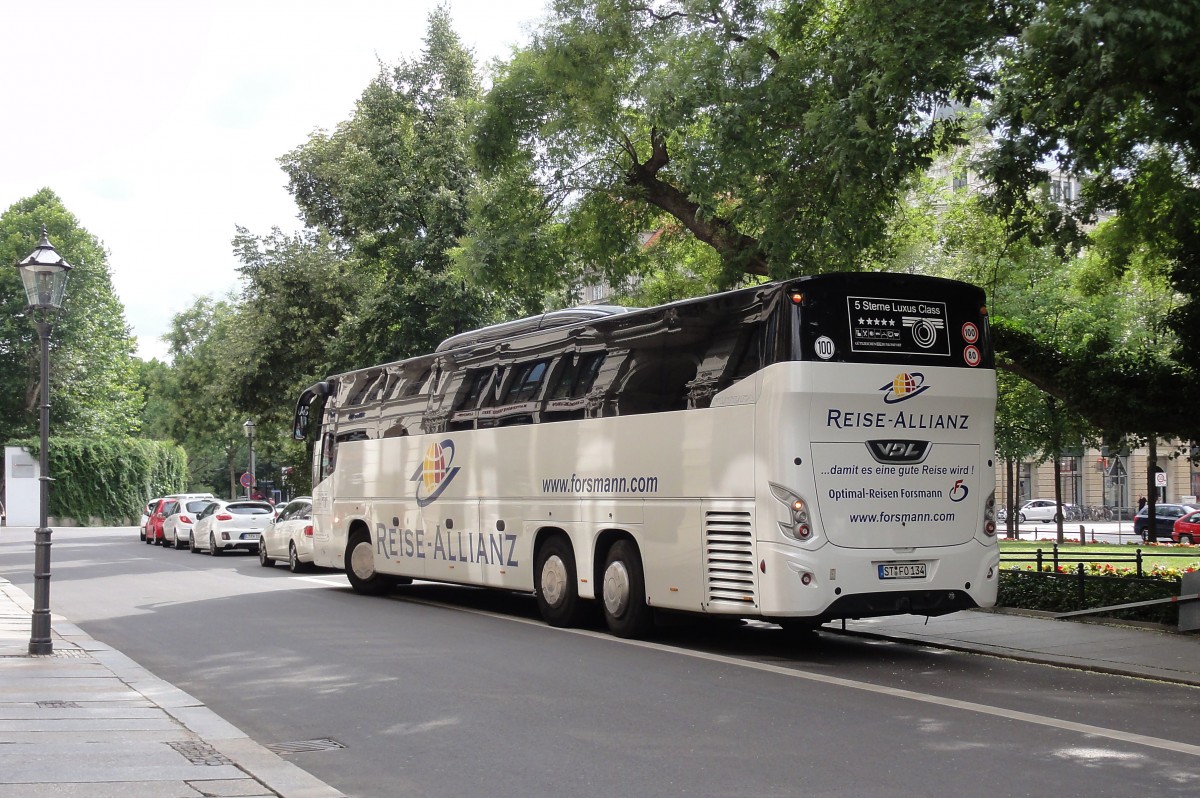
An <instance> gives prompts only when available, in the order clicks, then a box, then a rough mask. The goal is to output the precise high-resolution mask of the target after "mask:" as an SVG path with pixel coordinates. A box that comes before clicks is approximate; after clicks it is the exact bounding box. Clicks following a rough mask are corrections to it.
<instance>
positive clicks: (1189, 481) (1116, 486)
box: [996, 441, 1200, 518]
mask: <svg viewBox="0 0 1200 798" xmlns="http://www.w3.org/2000/svg"><path fill="white" fill-rule="evenodd" d="M1188 452H1189V448H1188V446H1186V445H1183V444H1180V443H1179V442H1178V441H1159V443H1158V468H1159V469H1160V470H1161V475H1160V476H1159V477H1158V479H1157V481H1158V482H1160V483H1161V482H1165V484H1164V485H1162V486H1161V487H1159V488H1158V501H1160V502H1172V503H1176V502H1194V501H1195V500H1196V497H1197V496H1200V467H1197V466H1195V465H1193V464H1192V462H1191V460H1190V459H1189V458H1188V456H1187V455H1188ZM1059 462H1060V464H1061V479H1062V501H1063V502H1064V503H1066V504H1074V505H1077V506H1079V507H1083V508H1101V509H1109V510H1116V509H1120V508H1124V509H1125V510H1127V511H1128V510H1129V509H1130V508H1132V510H1134V511H1136V510H1137V506H1138V500H1139V499H1140V498H1142V497H1147V498H1148V497H1149V473H1148V469H1149V467H1150V449H1149V447H1142V448H1140V449H1136V450H1133V451H1125V452H1122V453H1120V454H1114V453H1110V452H1102V451H1100V450H1098V449H1087V450H1084V451H1083V452H1082V453H1080V452H1076V453H1074V454H1071V455H1064V456H1063V457H1062V458H1061V460H1060V461H1059ZM1013 489H1014V490H1013V493H1014V495H1015V496H1016V504H1017V506H1018V507H1019V506H1020V505H1021V504H1022V503H1024V502H1026V501H1028V500H1030V499H1053V498H1054V461H1053V460H1048V461H1047V462H1045V463H1041V464H1040V465H1039V464H1034V463H1032V462H1028V461H1026V462H1022V463H1017V464H1016V468H1015V474H1014V476H1013ZM1007 499H1008V467H1007V464H1006V463H1005V462H1004V461H1002V460H999V459H997V462H996V502H997V504H999V505H1001V506H1004V504H1005V503H1006V502H1007ZM1123 517H1125V518H1129V514H1127V513H1124V514H1123Z"/></svg>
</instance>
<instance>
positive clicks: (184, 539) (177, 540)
mask: <svg viewBox="0 0 1200 798" xmlns="http://www.w3.org/2000/svg"><path fill="white" fill-rule="evenodd" d="M215 501H216V499H214V498H213V497H212V495H211V494H209V495H208V496H198V497H195V498H184V499H179V500H178V501H177V502H175V503H174V504H172V505H168V507H167V512H169V513H170V514H169V515H168V516H167V517H166V518H164V519H163V537H162V544H163V546H170V547H171V548H173V549H182V548H183V547H184V546H187V545H188V543H189V541H190V540H191V538H192V528H193V527H194V526H195V524H196V519H197V518H199V517H200V513H201V512H203V511H204V509H205V508H206V507H208V505H210V504H212V503H213V502H215Z"/></svg>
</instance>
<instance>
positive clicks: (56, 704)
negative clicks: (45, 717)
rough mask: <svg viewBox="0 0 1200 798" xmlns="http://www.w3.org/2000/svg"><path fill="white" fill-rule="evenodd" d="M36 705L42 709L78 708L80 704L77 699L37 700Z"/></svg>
mask: <svg viewBox="0 0 1200 798" xmlns="http://www.w3.org/2000/svg"><path fill="white" fill-rule="evenodd" d="M37 705H38V706H39V707H41V708H42V709H79V708H80V707H81V706H82V704H80V703H79V702H78V701H39V702H37Z"/></svg>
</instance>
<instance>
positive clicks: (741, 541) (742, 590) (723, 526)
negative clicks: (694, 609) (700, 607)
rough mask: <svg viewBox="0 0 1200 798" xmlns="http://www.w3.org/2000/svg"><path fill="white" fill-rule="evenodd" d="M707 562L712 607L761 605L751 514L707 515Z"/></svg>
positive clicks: (728, 511) (712, 512) (705, 534)
mask: <svg viewBox="0 0 1200 798" xmlns="http://www.w3.org/2000/svg"><path fill="white" fill-rule="evenodd" d="M704 559H705V566H706V568H707V570H708V585H707V589H708V602H709V603H710V604H720V605H725V606H728V605H731V604H733V605H737V606H739V607H754V606H757V601H756V600H755V595H754V525H753V523H752V522H751V518H750V513H749V512H742V511H734V510H724V511H710V512H706V513H705V514H704Z"/></svg>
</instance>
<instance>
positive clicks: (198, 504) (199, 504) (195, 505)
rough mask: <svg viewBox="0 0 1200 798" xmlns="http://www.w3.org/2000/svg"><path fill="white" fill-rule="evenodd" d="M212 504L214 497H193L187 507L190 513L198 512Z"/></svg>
mask: <svg viewBox="0 0 1200 798" xmlns="http://www.w3.org/2000/svg"><path fill="white" fill-rule="evenodd" d="M210 504H212V499H192V500H191V501H190V502H188V503H187V509H188V512H189V513H198V512H200V511H201V510H203V509H204V508H205V507H207V506H208V505H210Z"/></svg>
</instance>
